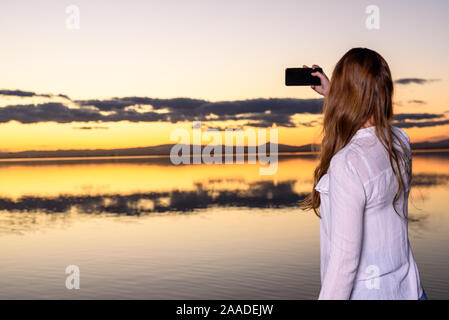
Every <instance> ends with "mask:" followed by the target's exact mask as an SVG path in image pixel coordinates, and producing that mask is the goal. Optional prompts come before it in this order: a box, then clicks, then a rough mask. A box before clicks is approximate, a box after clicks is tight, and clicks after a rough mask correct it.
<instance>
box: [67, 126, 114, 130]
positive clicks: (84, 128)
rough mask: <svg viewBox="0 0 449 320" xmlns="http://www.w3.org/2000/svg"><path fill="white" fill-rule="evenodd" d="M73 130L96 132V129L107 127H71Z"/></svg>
mask: <svg viewBox="0 0 449 320" xmlns="http://www.w3.org/2000/svg"><path fill="white" fill-rule="evenodd" d="M72 129H75V130H97V129H109V127H98V126H97V127H73V128H72Z"/></svg>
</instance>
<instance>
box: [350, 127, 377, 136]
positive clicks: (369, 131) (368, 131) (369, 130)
mask: <svg viewBox="0 0 449 320" xmlns="http://www.w3.org/2000/svg"><path fill="white" fill-rule="evenodd" d="M375 133H376V126H370V127H366V128H360V129H359V130H357V131H356V133H355V134H354V136H353V138H361V137H367V136H372V135H373V134H375Z"/></svg>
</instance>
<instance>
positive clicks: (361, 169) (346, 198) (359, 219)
mask: <svg viewBox="0 0 449 320" xmlns="http://www.w3.org/2000/svg"><path fill="white" fill-rule="evenodd" d="M304 67H307V66H304ZM317 67H318V66H317V65H314V66H313V68H317ZM312 75H314V76H317V77H319V78H320V79H321V85H320V86H312V89H314V90H315V91H316V92H318V93H320V94H322V95H323V96H324V97H325V99H324V104H323V113H324V120H323V141H322V143H321V151H320V156H319V164H318V166H317V168H316V169H315V172H314V188H313V189H312V193H311V194H310V195H309V196H308V197H307V198H306V199H305V200H304V202H303V203H302V208H303V209H313V210H314V211H315V213H316V214H317V215H318V216H319V217H320V218H321V219H320V242H321V244H320V246H321V291H320V295H319V299H425V293H424V291H423V289H422V286H421V281H420V277H419V273H418V268H417V266H416V263H415V260H414V258H413V254H412V250H411V248H410V243H409V240H408V229H407V222H408V220H407V213H408V195H409V191H410V182H411V159H412V158H411V151H410V141H409V137H408V136H407V134H406V133H405V132H404V131H403V130H402V129H399V128H397V127H393V126H392V125H391V122H392V120H393V108H392V95H393V81H392V79H391V73H390V69H389V67H388V64H387V63H386V61H385V60H384V59H383V58H382V57H381V56H380V55H379V54H378V53H376V52H374V51H372V50H369V49H365V48H354V49H351V50H349V51H348V52H347V53H346V54H345V55H344V56H343V57H342V58H341V59H340V61H339V62H338V63H337V65H336V66H335V69H334V72H333V74H332V79H331V81H330V82H329V80H328V78H327V77H326V75H325V74H321V73H320V72H315V73H312ZM317 210H319V211H317Z"/></svg>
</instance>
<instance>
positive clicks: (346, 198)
mask: <svg viewBox="0 0 449 320" xmlns="http://www.w3.org/2000/svg"><path fill="white" fill-rule="evenodd" d="M360 161H361V159H360V158H358V157H357V156H356V157H348V154H346V156H339V155H336V156H334V158H333V159H332V161H331V165H330V168H329V170H328V173H329V207H330V219H331V223H330V234H329V237H330V256H329V260H328V265H327V268H326V272H325V274H324V277H323V283H322V284H321V292H320V295H319V298H318V299H320V300H330V299H338V300H345V299H349V298H350V296H351V291H352V288H353V284H354V280H355V276H356V273H357V269H358V265H359V259H360V251H361V248H362V239H363V216H364V210H365V202H366V197H365V190H364V187H363V184H362V182H361V180H360V177H359V175H358V173H357V170H356V168H357V167H358V166H359V165H360V164H361V163H360Z"/></svg>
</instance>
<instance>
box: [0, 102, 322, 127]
mask: <svg viewBox="0 0 449 320" xmlns="http://www.w3.org/2000/svg"><path fill="white" fill-rule="evenodd" d="M322 103H323V100H322V99H292V98H270V99H262V98H259V99H248V100H237V101H219V102H210V101H206V100H199V99H190V98H174V99H158V98H148V97H125V98H113V99H109V100H79V101H75V104H76V105H77V106H78V107H76V108H74V107H70V108H69V107H68V106H66V105H65V104H63V103H60V102H48V103H42V104H37V105H33V104H26V105H10V106H6V107H3V108H0V123H4V122H9V121H13V120H15V121H18V122H21V123H37V122H57V123H70V122H90V121H94V122H118V121H131V122H157V121H164V122H171V123H176V122H180V121H194V120H197V121H227V120H244V121H248V122H251V125H252V126H258V127H271V126H272V125H273V124H276V125H278V126H283V127H295V124H294V123H293V121H292V119H291V116H293V115H294V114H319V113H321V112H322ZM135 105H144V106H151V108H149V109H148V108H147V109H145V108H144V109H143V111H142V109H139V108H137V110H136V109H134V108H129V107H131V106H135Z"/></svg>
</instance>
